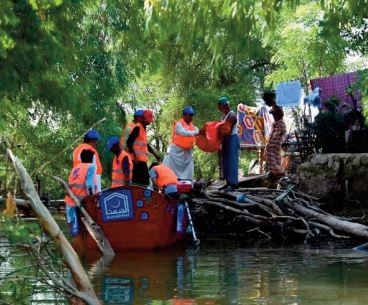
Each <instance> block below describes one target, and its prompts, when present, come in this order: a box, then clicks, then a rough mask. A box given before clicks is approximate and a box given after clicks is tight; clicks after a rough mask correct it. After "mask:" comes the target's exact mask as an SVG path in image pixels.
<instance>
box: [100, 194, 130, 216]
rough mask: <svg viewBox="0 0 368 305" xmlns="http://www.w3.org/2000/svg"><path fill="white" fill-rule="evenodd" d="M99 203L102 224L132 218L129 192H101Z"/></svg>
mask: <svg viewBox="0 0 368 305" xmlns="http://www.w3.org/2000/svg"><path fill="white" fill-rule="evenodd" d="M99 202H100V207H101V211H102V220H103V221H104V222H107V221H117V220H127V219H132V218H134V210H133V200H132V192H131V190H117V191H105V192H102V194H101V196H100V199H99Z"/></svg>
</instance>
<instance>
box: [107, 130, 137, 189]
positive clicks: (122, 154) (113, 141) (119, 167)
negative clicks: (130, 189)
mask: <svg viewBox="0 0 368 305" xmlns="http://www.w3.org/2000/svg"><path fill="white" fill-rule="evenodd" d="M106 149H107V150H109V151H111V152H112V153H113V154H114V155H115V156H114V159H113V161H112V177H111V187H118V186H122V185H127V184H129V183H130V181H131V180H132V171H133V163H132V161H131V160H130V157H129V154H128V153H127V152H126V151H125V150H122V149H121V147H120V143H119V138H118V137H116V136H113V137H109V138H108V140H107V144H106Z"/></svg>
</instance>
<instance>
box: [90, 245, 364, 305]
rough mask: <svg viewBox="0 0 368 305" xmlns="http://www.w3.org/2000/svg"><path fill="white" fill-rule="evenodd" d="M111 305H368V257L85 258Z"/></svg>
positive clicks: (210, 253)
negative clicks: (365, 304)
mask: <svg viewBox="0 0 368 305" xmlns="http://www.w3.org/2000/svg"><path fill="white" fill-rule="evenodd" d="M83 259H84V263H85V265H86V266H87V269H88V270H89V274H90V276H91V278H92V282H93V284H94V286H95V288H96V291H97V293H98V295H99V296H100V297H101V299H102V300H103V301H104V304H109V305H115V304H157V305H158V304H176V305H179V304H182V305H183V304H187V305H189V304H208V305H210V304H247V305H249V304H267V305H274V304H275V305H276V304H290V305H295V304H308V305H309V304H313V305H319V304H321V305H322V304H323V305H326V304H327V305H329V304H331V305H332V304H334V305H335V304H342V305H345V304H346V305H353V304H364V303H365V302H366V299H367V297H368V291H367V289H366V287H367V284H368V273H367V272H366V271H365V268H366V267H367V263H368V256H367V254H365V253H359V252H354V251H352V250H329V249H325V250H314V249H308V248H306V247H305V246H301V247H285V248H280V247H277V248H274V247H270V246H269V247H258V246H257V247H254V245H246V246H242V245H239V244H236V243H234V242H232V241H224V240H213V241H206V242H204V243H202V245H201V247H200V249H197V250H194V249H171V250H165V251H160V252H129V253H123V254H119V255H118V256H116V257H115V258H114V259H113V260H112V261H111V262H104V261H102V260H99V257H98V254H97V253H88V254H87V255H84V257H83Z"/></svg>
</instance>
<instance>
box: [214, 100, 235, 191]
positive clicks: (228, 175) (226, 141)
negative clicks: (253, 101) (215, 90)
mask: <svg viewBox="0 0 368 305" xmlns="http://www.w3.org/2000/svg"><path fill="white" fill-rule="evenodd" d="M217 106H218V110H219V111H221V112H222V117H221V121H222V122H224V126H225V127H229V130H230V132H229V133H228V134H223V135H222V136H223V139H222V151H221V155H222V156H221V167H222V171H223V175H224V178H225V179H226V187H225V191H232V190H233V189H234V188H237V187H238V183H239V178H238V165H239V146H240V143H239V136H238V125H237V121H238V120H237V117H236V114H235V113H234V111H231V110H230V102H229V99H228V98H227V97H226V96H223V97H221V98H220V99H219V100H218V101H217Z"/></svg>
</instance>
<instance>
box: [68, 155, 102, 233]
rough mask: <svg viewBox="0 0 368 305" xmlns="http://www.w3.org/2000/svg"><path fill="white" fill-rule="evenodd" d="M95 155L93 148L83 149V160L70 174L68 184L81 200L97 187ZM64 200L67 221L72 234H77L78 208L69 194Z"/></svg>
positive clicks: (81, 156) (92, 192)
mask: <svg viewBox="0 0 368 305" xmlns="http://www.w3.org/2000/svg"><path fill="white" fill-rule="evenodd" d="M93 156H94V152H93V151H92V150H87V149H83V150H82V151H81V153H80V158H81V160H80V161H81V162H80V163H78V164H77V165H76V166H75V167H73V170H72V172H71V173H70V175H69V180H68V186H69V188H70V189H71V191H72V192H73V194H74V195H75V196H76V197H77V198H78V200H79V201H82V200H83V199H84V197H86V196H88V195H92V194H94V193H95V192H96V189H97V186H96V183H97V181H96V168H95V165H94V164H93V163H92V162H93ZM64 201H65V203H66V221H67V223H68V225H69V227H70V231H71V234H72V235H73V236H75V235H77V234H78V232H79V221H78V214H77V208H76V205H75V203H74V201H73V199H72V198H71V197H70V196H69V195H66V196H65V198H64Z"/></svg>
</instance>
